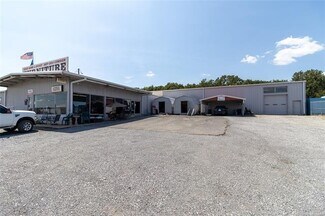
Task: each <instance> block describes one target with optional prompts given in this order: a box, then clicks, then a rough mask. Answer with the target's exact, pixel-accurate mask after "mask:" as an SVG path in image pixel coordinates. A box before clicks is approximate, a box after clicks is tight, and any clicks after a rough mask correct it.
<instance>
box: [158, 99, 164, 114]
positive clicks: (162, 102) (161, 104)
mask: <svg viewBox="0 0 325 216" xmlns="http://www.w3.org/2000/svg"><path fill="white" fill-rule="evenodd" d="M159 113H165V102H164V101H160V102H159Z"/></svg>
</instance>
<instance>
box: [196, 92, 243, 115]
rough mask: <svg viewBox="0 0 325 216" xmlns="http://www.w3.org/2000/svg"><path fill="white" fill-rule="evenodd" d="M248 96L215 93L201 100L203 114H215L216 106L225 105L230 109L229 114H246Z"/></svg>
mask: <svg viewBox="0 0 325 216" xmlns="http://www.w3.org/2000/svg"><path fill="white" fill-rule="evenodd" d="M245 100H246V98H241V97H236V96H230V95H215V96H212V97H207V98H203V99H201V100H200V104H201V113H202V114H211V115H213V114H214V109H215V107H216V106H225V107H226V108H227V109H228V115H244V110H245V105H244V104H245Z"/></svg>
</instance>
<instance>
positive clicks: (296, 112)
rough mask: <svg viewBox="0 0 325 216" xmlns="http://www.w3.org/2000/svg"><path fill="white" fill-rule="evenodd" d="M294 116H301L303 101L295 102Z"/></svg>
mask: <svg viewBox="0 0 325 216" xmlns="http://www.w3.org/2000/svg"><path fill="white" fill-rule="evenodd" d="M292 106H293V114H294V115H300V114H301V101H300V100H299V101H293V105H292Z"/></svg>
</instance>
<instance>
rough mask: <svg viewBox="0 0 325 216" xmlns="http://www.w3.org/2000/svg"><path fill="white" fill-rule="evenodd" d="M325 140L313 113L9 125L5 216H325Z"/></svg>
mask: <svg viewBox="0 0 325 216" xmlns="http://www.w3.org/2000/svg"><path fill="white" fill-rule="evenodd" d="M193 123H195V124H193ZM324 140H325V119H323V118H321V117H305V116H257V117H247V118H246V117H244V118H243V117H203V116H198V117H192V118H191V117H186V116H163V117H152V118H146V119H140V120H138V121H133V122H125V123H123V124H113V125H112V124H106V123H103V124H97V125H92V126H84V127H78V128H67V129H60V130H49V131H43V130H39V131H36V132H34V133H30V134H18V133H6V132H4V131H1V130H0V215H208V214H210V215H285V214H287V215H322V214H323V213H324V212H325V182H324V179H325V171H324V170H325V169H324V168H325V167H324V164H325V156H324V155H325V142H324Z"/></svg>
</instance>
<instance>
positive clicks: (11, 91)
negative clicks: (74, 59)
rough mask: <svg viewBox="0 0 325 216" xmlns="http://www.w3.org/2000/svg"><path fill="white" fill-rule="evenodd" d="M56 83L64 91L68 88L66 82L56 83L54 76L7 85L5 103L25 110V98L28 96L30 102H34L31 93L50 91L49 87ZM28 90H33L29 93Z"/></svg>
mask: <svg viewBox="0 0 325 216" xmlns="http://www.w3.org/2000/svg"><path fill="white" fill-rule="evenodd" d="M57 85H63V86H64V87H63V90H64V91H67V89H68V84H62V83H58V82H56V79H55V78H37V79H36V78H35V79H30V80H27V81H24V82H21V83H18V84H16V85H14V86H12V87H11V86H9V87H8V89H7V101H6V105H7V106H8V107H10V108H14V109H23V110H26V109H27V106H26V105H25V100H26V99H27V98H28V97H29V96H30V99H31V103H32V104H34V97H33V95H36V94H45V93H51V88H52V87H53V86H57ZM28 90H33V93H32V94H31V95H29V94H28V92H27V91H28Z"/></svg>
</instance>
